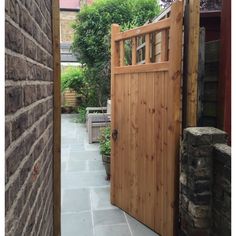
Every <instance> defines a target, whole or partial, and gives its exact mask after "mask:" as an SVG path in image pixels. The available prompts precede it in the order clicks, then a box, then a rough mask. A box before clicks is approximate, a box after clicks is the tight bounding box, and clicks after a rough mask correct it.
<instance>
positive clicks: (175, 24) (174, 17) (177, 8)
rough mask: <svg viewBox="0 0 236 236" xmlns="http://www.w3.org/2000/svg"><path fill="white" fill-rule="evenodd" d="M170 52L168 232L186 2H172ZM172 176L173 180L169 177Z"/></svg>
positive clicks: (173, 228) (172, 231)
mask: <svg viewBox="0 0 236 236" xmlns="http://www.w3.org/2000/svg"><path fill="white" fill-rule="evenodd" d="M170 19H171V25H170V55H169V63H170V64H169V77H168V78H167V79H168V81H169V88H168V91H167V97H168V102H167V107H168V118H167V127H168V131H167V140H168V142H170V143H172V144H173V145H172V146H170V148H168V150H167V156H166V158H165V161H166V163H167V164H166V166H167V165H168V172H167V173H166V174H165V175H166V177H165V178H166V183H167V186H165V189H166V198H165V201H164V211H165V214H164V216H165V218H164V232H163V235H165V236H173V235H177V226H178V184H179V171H178V170H179V158H178V157H179V144H180V130H181V116H180V108H181V106H180V99H181V91H180V89H181V60H182V28H183V2H182V1H179V0H177V1H175V2H174V3H173V4H172V6H171V14H170ZM170 180H171V181H170Z"/></svg>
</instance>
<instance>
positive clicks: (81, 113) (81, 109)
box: [77, 107, 86, 123]
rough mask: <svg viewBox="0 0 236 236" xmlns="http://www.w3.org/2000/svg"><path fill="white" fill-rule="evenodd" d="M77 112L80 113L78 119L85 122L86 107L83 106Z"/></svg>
mask: <svg viewBox="0 0 236 236" xmlns="http://www.w3.org/2000/svg"><path fill="white" fill-rule="evenodd" d="M77 113H78V119H77V121H78V122H79V123H85V122H86V109H85V108H83V107H80V108H78V109H77Z"/></svg>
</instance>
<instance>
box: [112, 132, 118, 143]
mask: <svg viewBox="0 0 236 236" xmlns="http://www.w3.org/2000/svg"><path fill="white" fill-rule="evenodd" d="M117 136H118V130H117V129H113V131H112V138H113V140H114V141H116V140H117Z"/></svg>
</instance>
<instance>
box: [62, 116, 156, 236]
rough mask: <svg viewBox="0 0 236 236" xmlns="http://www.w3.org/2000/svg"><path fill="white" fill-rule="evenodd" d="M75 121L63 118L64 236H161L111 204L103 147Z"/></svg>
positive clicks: (70, 118)
mask: <svg viewBox="0 0 236 236" xmlns="http://www.w3.org/2000/svg"><path fill="white" fill-rule="evenodd" d="M75 117H76V115H64V114H63V115H62V140H61V142H62V155H61V163H62V164H61V188H62V215H61V220H62V225H61V226H62V236H157V234H155V233H154V232H153V231H151V230H150V229H148V228H147V227H145V226H144V225H142V224H141V223H139V222H138V221H136V220H135V219H133V218H132V217H130V216H129V215H127V214H126V213H124V212H123V211H122V210H120V209H119V208H117V207H114V206H112V205H111V204H110V200H109V191H110V182H109V181H107V180H106V179H105V178H106V174H105V169H104V166H103V164H102V158H101V156H100V154H99V146H98V144H88V137H87V132H86V129H85V126H84V125H82V124H78V123H75Z"/></svg>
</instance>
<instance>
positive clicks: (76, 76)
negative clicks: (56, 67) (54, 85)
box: [61, 67, 98, 108]
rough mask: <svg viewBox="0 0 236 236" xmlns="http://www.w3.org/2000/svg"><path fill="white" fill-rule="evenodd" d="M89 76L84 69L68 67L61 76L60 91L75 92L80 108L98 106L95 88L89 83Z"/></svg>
mask: <svg viewBox="0 0 236 236" xmlns="http://www.w3.org/2000/svg"><path fill="white" fill-rule="evenodd" d="M90 76H91V75H90V73H88V70H87V68H86V67H83V68H75V67H68V68H67V69H65V71H64V72H63V73H62V75H61V91H62V92H63V91H64V90H65V89H67V88H69V89H73V90H74V91H76V93H77V96H78V99H79V106H80V107H82V108H85V107H87V106H97V105H98V102H97V100H98V95H97V87H96V86H95V85H94V84H93V83H91V82H90V79H89V77H90Z"/></svg>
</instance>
